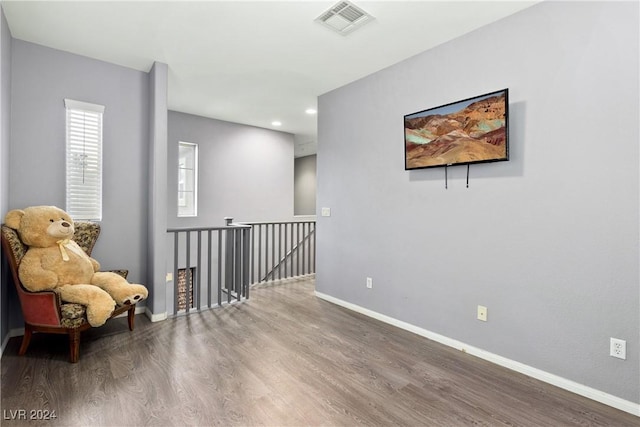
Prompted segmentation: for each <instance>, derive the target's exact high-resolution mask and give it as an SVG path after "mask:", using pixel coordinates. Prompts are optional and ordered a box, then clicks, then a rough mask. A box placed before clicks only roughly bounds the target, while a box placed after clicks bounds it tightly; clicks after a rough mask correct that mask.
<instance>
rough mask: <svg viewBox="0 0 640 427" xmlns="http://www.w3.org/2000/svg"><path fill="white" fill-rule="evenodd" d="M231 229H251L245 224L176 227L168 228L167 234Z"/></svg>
mask: <svg viewBox="0 0 640 427" xmlns="http://www.w3.org/2000/svg"><path fill="white" fill-rule="evenodd" d="M229 228H245V229H246V228H251V226H250V225H244V224H229V225H223V226H220V227H176V228H167V233H180V232H185V231H209V230H211V231H220V230H228V229H229Z"/></svg>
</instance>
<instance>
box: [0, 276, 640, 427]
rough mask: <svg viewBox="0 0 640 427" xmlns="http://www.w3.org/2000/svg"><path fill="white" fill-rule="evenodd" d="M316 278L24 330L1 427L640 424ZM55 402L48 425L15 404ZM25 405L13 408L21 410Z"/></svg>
mask: <svg viewBox="0 0 640 427" xmlns="http://www.w3.org/2000/svg"><path fill="white" fill-rule="evenodd" d="M313 289H314V282H313V280H309V279H307V280H297V281H296V280H288V281H282V282H280V283H278V284H274V285H268V286H264V285H261V286H258V287H255V288H254V289H253V290H252V294H251V299H250V300H249V301H247V302H244V303H241V304H234V305H231V306H227V307H225V308H221V309H214V310H209V311H206V312H202V313H195V314H191V315H189V316H184V317H177V318H172V319H169V320H166V321H164V322H159V323H151V322H149V321H148V319H147V318H146V317H144V316H139V317H138V319H136V330H135V331H134V332H129V331H128V329H127V324H126V319H125V318H123V319H115V320H114V321H111V322H110V323H109V324H107V325H105V327H103V328H98V329H92V330H89V331H87V332H86V333H85V334H83V337H82V341H81V356H80V361H79V363H77V364H70V363H68V362H67V342H66V337H64V336H46V335H41V334H36V335H34V337H33V339H32V343H31V346H30V347H29V350H28V352H27V355H26V356H23V357H20V356H18V355H17V352H18V348H19V345H20V339H19V338H14V339H11V340H10V341H9V344H8V345H7V349H6V350H5V353H4V355H3V357H2V367H1V375H2V386H1V387H2V389H1V392H2V399H1V403H2V409H3V415H5V416H4V417H3V418H4V419H3V420H2V424H3V425H7V426H20V425H41V426H42V425H47V426H49V425H50V426H87V425H95V426H125V425H136V426H138V425H140V426H147V425H148V426H171V425H176V426H184V425H212V426H352V425H368V426H391V425H397V426H465V425H478V426H507V425H508V426H574V425H580V426H584V425H589V426H638V425H640V419H639V418H637V417H634V416H632V415H630V414H627V413H624V412H622V411H618V410H616V409H614V408H610V407H607V406H605V405H602V404H599V403H597V402H594V401H591V400H589V399H586V398H583V397H581V396H578V395H575V394H572V393H570V392H567V391H565V390H562V389H558V388H556V387H553V386H551V385H548V384H545V383H542V382H540V381H537V380H535V379H533V378H529V377H527V376H525V375H522V374H518V373H515V372H513V371H509V370H507V369H505V368H502V367H500V366H497V365H493V364H491V363H489V362H487V361H484V360H481V359H478V358H475V357H473V356H470V355H468V354H465V353H462V352H459V351H456V350H454V349H451V348H449V347H446V346H444V345H441V344H438V343H435V342H433V341H430V340H427V339H425V338H422V337H419V336H417V335H414V334H411V333H409V332H407V331H403V330H400V329H397V328H394V327H393V326H390V325H387V324H384V323H382V322H378V321H376V320H373V319H370V318H368V317H366V316H363V315H361V314H358V313H354V312H351V311H348V310H345V309H343V308H341V307H338V306H335V305H333V304H330V303H328V302H326V301H323V300H320V299H318V298H316V297H315V295H314V294H313ZM18 409H25V410H38V409H44V410H55V411H56V415H57V418H56V419H55V420H50V421H47V422H43V421H37V420H18V419H6V418H7V417H9V415H10V412H9V411H16V410H18ZM11 413H15V412H11Z"/></svg>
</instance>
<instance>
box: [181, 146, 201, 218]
mask: <svg viewBox="0 0 640 427" xmlns="http://www.w3.org/2000/svg"><path fill="white" fill-rule="evenodd" d="M197 215H198V144H192V143H190V142H179V143H178V216H197Z"/></svg>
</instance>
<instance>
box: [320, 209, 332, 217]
mask: <svg viewBox="0 0 640 427" xmlns="http://www.w3.org/2000/svg"><path fill="white" fill-rule="evenodd" d="M322 216H331V208H322Z"/></svg>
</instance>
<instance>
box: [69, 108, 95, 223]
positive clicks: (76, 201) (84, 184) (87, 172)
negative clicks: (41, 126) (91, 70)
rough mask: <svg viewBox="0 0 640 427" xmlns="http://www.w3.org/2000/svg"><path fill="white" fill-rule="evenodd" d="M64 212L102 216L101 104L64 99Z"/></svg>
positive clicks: (74, 215)
mask: <svg viewBox="0 0 640 427" xmlns="http://www.w3.org/2000/svg"><path fill="white" fill-rule="evenodd" d="M64 101H65V108H66V113H67V114H66V123H67V136H66V140H67V146H66V157H67V158H66V169H67V177H66V181H67V182H66V188H67V191H66V194H67V197H66V199H67V208H66V210H67V212H68V213H69V215H71V217H72V218H74V219H79V220H96V221H100V220H101V219H102V116H103V113H104V106H102V105H97V104H90V103H87V102H81V101H74V100H71V99H65V100H64Z"/></svg>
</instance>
